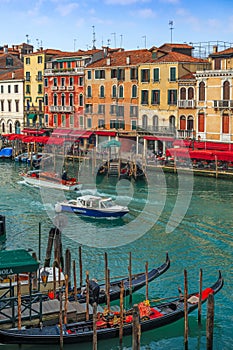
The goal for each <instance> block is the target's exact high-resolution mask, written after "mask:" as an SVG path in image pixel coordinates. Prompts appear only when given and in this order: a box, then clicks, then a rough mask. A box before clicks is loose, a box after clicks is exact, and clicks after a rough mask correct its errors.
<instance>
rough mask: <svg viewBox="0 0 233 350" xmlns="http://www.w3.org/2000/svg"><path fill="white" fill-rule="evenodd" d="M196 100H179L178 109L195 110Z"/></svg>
mask: <svg viewBox="0 0 233 350" xmlns="http://www.w3.org/2000/svg"><path fill="white" fill-rule="evenodd" d="M195 102H196V101H195V100H179V101H178V108H195V105H196V103H195Z"/></svg>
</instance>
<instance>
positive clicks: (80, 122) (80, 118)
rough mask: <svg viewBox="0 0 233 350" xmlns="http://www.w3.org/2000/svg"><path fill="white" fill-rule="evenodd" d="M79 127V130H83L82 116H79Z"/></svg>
mask: <svg viewBox="0 0 233 350" xmlns="http://www.w3.org/2000/svg"><path fill="white" fill-rule="evenodd" d="M79 126H80V128H84V118H83V115H80V117H79Z"/></svg>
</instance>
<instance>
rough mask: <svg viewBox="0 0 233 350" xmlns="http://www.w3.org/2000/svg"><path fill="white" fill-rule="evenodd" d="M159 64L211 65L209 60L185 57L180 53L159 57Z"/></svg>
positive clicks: (170, 53) (172, 52)
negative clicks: (187, 63)
mask: <svg viewBox="0 0 233 350" xmlns="http://www.w3.org/2000/svg"><path fill="white" fill-rule="evenodd" d="M157 62H193V63H209V61H208V60H206V59H202V58H196V57H192V56H189V55H184V54H182V53H180V52H174V51H171V52H168V53H166V54H165V55H163V56H161V57H159V58H158V59H157V60H156V63H157Z"/></svg>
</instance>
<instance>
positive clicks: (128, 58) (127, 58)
mask: <svg viewBox="0 0 233 350" xmlns="http://www.w3.org/2000/svg"><path fill="white" fill-rule="evenodd" d="M126 64H130V56H127V57H126Z"/></svg>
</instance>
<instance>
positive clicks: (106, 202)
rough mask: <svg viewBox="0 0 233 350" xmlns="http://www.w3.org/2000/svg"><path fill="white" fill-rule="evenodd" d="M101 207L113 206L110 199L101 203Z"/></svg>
mask: <svg viewBox="0 0 233 350" xmlns="http://www.w3.org/2000/svg"><path fill="white" fill-rule="evenodd" d="M101 206H102V207H103V208H111V207H112V206H113V203H112V200H111V199H106V200H104V201H102V202H101Z"/></svg>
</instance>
